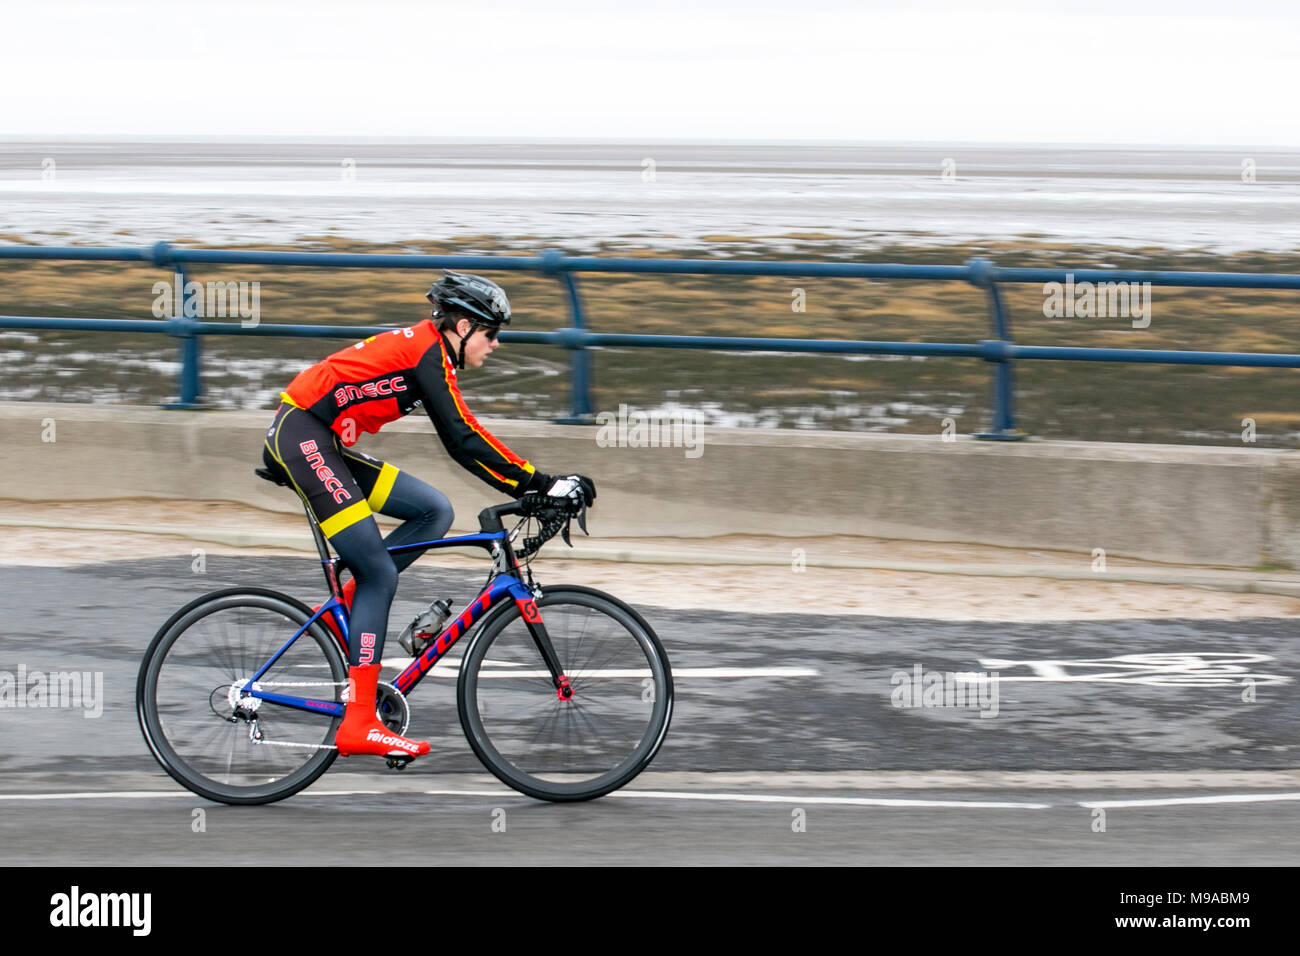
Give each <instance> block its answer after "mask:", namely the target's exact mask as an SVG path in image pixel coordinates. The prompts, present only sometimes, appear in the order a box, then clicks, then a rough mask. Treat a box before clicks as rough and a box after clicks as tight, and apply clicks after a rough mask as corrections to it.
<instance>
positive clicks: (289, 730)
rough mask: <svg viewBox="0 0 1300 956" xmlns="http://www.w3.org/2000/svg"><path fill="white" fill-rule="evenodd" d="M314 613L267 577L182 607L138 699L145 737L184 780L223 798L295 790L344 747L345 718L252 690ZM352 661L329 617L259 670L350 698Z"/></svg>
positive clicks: (286, 682)
mask: <svg viewBox="0 0 1300 956" xmlns="http://www.w3.org/2000/svg"><path fill="white" fill-rule="evenodd" d="M310 617H311V612H310V611H308V610H307V609H306V608H305V607H304V606H303V605H301V604H299V603H298V602H297V601H295V600H293V599H292V598H289V597H286V596H285V595H283V594H278V593H276V592H274V591H269V590H264V589H261V588H241V589H232V590H229V591H218V592H215V593H213V594H209V595H206V596H204V597H201V598H199V599H197V600H195V601H193V602H191V603H190V604H188V605H186V606H185V607H183V608H181V610H179V611H177V612H176V613H175V614H174V615H172V617H171V619H170V620H169V621H168V622H167V623H166V624H164V625H163V626H162V628H161V630H159V631H158V633H157V635H156V636H155V637H154V639H153V642H152V643H151V644H150V645H149V649H148V650H147V651H146V652H145V657H144V661H143V663H142V664H141V665H140V676H139V680H138V681H137V684H136V710H137V713H138V716H139V718H140V728H141V730H142V731H143V732H144V738H145V742H146V743H147V744H148V745H149V749H150V750H151V751H152V752H153V754H154V756H155V757H156V758H157V759H158V762H159V763H160V764H162V766H163V769H164V770H166V771H167V772H168V773H169V774H171V776H172V777H173V779H175V780H176V781H177V782H178V783H180V784H181V785H182V786H184V787H187V788H188V789H190V790H192V791H193V792H195V793H197V794H199V795H200V796H204V797H207V798H208V799H209V800H216V801H218V802H220V803H233V804H255V803H271V802H272V801H275V800H283V799H284V798H285V797H288V796H291V795H292V794H295V793H297V792H298V791H299V790H301V789H302V788H303V787H306V786H308V785H309V784H310V783H312V781H314V780H315V779H316V778H317V777H319V776H320V775H321V774H322V773H324V772H325V771H326V769H327V768H328V767H329V765H330V764H331V763H332V762H333V760H334V758H335V757H336V756H337V751H336V750H335V749H334V747H333V743H334V733H335V731H336V730H337V729H338V724H339V720H340V718H338V717H333V716H331V715H329V714H320V713H313V712H309V711H304V710H298V709H297V708H294V707H287V706H284V705H281V704H274V703H272V702H270V701H266V700H254V699H252V698H249V697H247V696H244V697H242V699H241V695H240V692H239V691H240V686H241V684H243V683H244V682H246V681H248V679H249V678H251V677H252V676H253V675H254V674H255V673H257V671H258V670H259V669H260V668H261V667H262V665H263V664H265V663H266V662H267V661H268V660H270V659H271V657H272V656H273V655H274V654H275V652H276V651H278V650H279V649H280V648H281V647H283V646H284V645H285V644H286V643H288V641H289V639H290V638H291V637H293V635H294V634H295V633H297V632H298V631H299V630H300V629H301V628H302V626H303V624H305V623H306V622H307V621H308V619H309V618H310ZM346 684H347V669H346V665H345V664H344V661H343V656H342V654H341V653H340V651H339V648H338V645H337V644H336V642H335V641H334V640H333V639H332V638H331V637H330V636H329V635H327V634H326V632H325V630H324V628H322V627H321V626H320V625H319V623H318V624H314V625H313V626H312V627H311V628H310V629H309V630H308V631H307V632H306V633H304V634H302V635H301V636H300V637H299V638H298V639H297V640H296V641H294V643H293V644H292V645H290V647H289V648H288V649H287V650H285V652H284V653H283V654H282V655H281V656H280V658H279V659H278V660H277V661H276V662H275V664H274V665H273V666H272V667H271V668H270V669H269V670H268V671H267V672H266V674H264V675H263V676H262V677H261V678H260V679H259V680H258V686H259V687H261V688H262V689H264V690H268V691H273V692H276V693H281V694H285V695H286V696H290V697H306V698H313V699H316V700H327V701H339V700H340V699H341V697H342V692H343V689H344V688H345V687H346Z"/></svg>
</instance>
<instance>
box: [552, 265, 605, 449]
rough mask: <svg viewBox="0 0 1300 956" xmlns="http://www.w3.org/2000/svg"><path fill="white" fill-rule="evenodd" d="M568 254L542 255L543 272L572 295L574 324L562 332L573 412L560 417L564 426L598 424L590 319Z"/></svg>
mask: <svg viewBox="0 0 1300 956" xmlns="http://www.w3.org/2000/svg"><path fill="white" fill-rule="evenodd" d="M563 261H564V253H563V252H561V251H560V250H559V249H547V250H546V251H545V252H543V253H542V271H543V272H545V273H546V274H548V275H553V276H555V277H556V278H557V279H559V280H560V281H561V282H562V283H564V288H565V290H566V291H567V292H568V293H569V314H570V315H571V317H572V321H573V325H572V326H571V327H570V328H567V329H561V330H560V331H561V333H562V337H561V340H560V347H561V348H566V349H569V350H570V354H571V361H572V363H573V370H572V375H571V378H570V385H571V390H572V403H571V413H570V415H569V416H568V417H567V418H557V419H556V421H557V422H558V423H560V424H563V425H594V424H595V412H594V411H593V410H592V407H591V384H592V375H591V353H590V352H589V351H588V350H587V345H586V338H585V333H586V331H587V319H586V315H585V314H584V312H583V308H582V296H581V295H579V294H578V282H577V280H576V279H575V278H574V277H573V273H572V272H569V271H567V270H565V269H563V268H562V265H561V264H562V263H563Z"/></svg>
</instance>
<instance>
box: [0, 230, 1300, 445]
mask: <svg viewBox="0 0 1300 956" xmlns="http://www.w3.org/2000/svg"><path fill="white" fill-rule="evenodd" d="M0 259H47V260H49V259H53V260H63V261H94V262H141V263H148V264H151V265H154V266H158V267H160V268H168V269H172V270H173V271H174V272H175V273H176V276H177V281H178V283H179V288H181V289H182V290H183V289H184V288H185V283H186V280H187V274H186V266H187V265H260V266H290V267H311V268H331V269H421V270H429V269H442V268H455V269H462V270H475V269H477V270H484V271H511V272H522V271H527V272H538V273H541V274H543V275H548V276H553V277H554V278H556V279H557V280H558V281H559V282H561V283H562V284H563V286H564V288H565V291H566V293H567V296H568V301H569V312H570V316H571V321H572V324H571V325H570V326H569V327H567V328H563V329H558V330H556V331H554V332H530V331H506V332H503V333H502V334H501V338H502V339H503V340H504V341H508V342H521V343H528V344H542V345H553V346H557V347H559V348H563V349H567V350H569V351H570V352H571V353H572V368H573V374H572V382H571V384H572V401H571V417H570V418H567V419H563V420H564V421H570V422H589V421H591V420H592V414H593V406H592V401H591V387H592V376H591V364H590V363H591V357H590V355H589V353H588V351H587V350H588V349H590V348H593V347H600V346H625V347H636V348H693V349H712V350H717V351H766V352H793V353H799V352H805V353H807V352H813V353H817V352H820V353H839V354H870V355H921V356H959V357H966V358H980V359H984V360H985V361H987V362H989V363H990V364H992V365H993V372H994V374H993V402H992V405H993V424H992V428H991V429H990V431H988V432H985V433H982V434H980V435H978V436H977V437H980V438H989V439H1003V440H1006V439H1016V438H1022V437H1024V434H1023V433H1022V432H1019V431H1017V430H1016V427H1015V394H1014V391H1015V390H1014V378H1013V363H1014V361H1015V360H1016V359H1054V360H1060V361H1076V362H1142V363H1152V364H1172V365H1236V366H1248V367H1249V366H1254V367H1271V368H1300V355H1294V354H1273V353H1255V352H1190V351H1177V350H1167V349H1113V348H1070V347H1055V346H1026V345H1016V344H1015V343H1014V342H1013V341H1012V340H1011V326H1010V321H1009V319H1008V315H1007V310H1006V308H1005V306H1004V304H1003V301H1002V295H1001V292H1000V287H1001V286H1002V285H1006V284H1010V283H1032V284H1046V283H1052V282H1061V283H1064V282H1069V281H1073V282H1074V283H1076V284H1081V283H1084V282H1091V283H1095V284H1096V283H1125V284H1133V283H1138V284H1140V283H1149V284H1151V285H1153V286H1181V287H1185V288H1238V289H1300V275H1276V274H1258V275H1256V274H1249V273H1230V272H1150V271H1121V270H1118V269H1079V270H1067V269H1041V268H1001V267H998V266H996V265H994V264H993V263H992V262H990V261H989V260H987V259H972V260H970V261H969V262H967V263H966V264H965V265H960V266H935V265H878V264H864V263H835V262H767V261H733V260H712V259H620V258H600V257H595V256H566V255H565V254H563V253H562V252H560V251H559V250H555V249H550V250H547V251H545V252H543V253H542V254H541V255H538V256H430V255H414V254H396V255H395V254H375V253H333V252H327V253H321V252H254V251H228V250H210V249H185V248H178V247H175V246H172V245H170V244H168V243H165V242H160V243H157V244H155V245H153V246H148V247H145V248H122V249H114V248H97V247H96V248H92V247H77V246H69V247H51V246H0ZM579 272H619V273H657V274H661V275H724V276H788V277H797V278H857V279H907V280H927V281H935V280H939V281H951V282H967V283H970V284H972V285H975V286H976V287H978V288H980V289H983V290H984V291H985V293H986V294H987V296H988V301H989V311H990V319H991V323H990V324H991V334H992V338H989V339H983V340H980V341H978V342H972V343H957V344H953V343H933V342H875V341H848V340H828V339H776V338H751V337H733V336H707V335H640V334H630V333H607V332H590V331H588V328H587V320H586V309H585V307H584V305H583V302H582V297H581V294H580V293H579V289H578V284H577V279H576V274H577V273H579ZM184 311H185V310H184V309H183V308H180V307H179V305H178V307H177V309H176V312H177V316H176V317H173V318H166V319H153V320H132V319H89V318H86V319H65V318H47V317H40V316H0V328H9V329H69V330H93V331H113V332H160V333H165V334H167V335H172V336H175V337H177V338H179V339H180V340H181V342H180V360H181V372H180V383H179V385H180V401H179V402H177V403H175V404H173V405H171V406H169V407H177V408H194V407H197V406H198V403H199V400H200V398H201V397H202V390H201V382H200V377H199V366H200V362H201V351H200V347H199V342H200V338H199V337H200V336H203V335H268V336H308V337H327V338H348V339H355V338H363V337H365V336H369V335H376V334H379V333H381V332H386V331H388V329H389V327H387V326H346V327H344V326H309V325H274V324H261V323H259V324H256V325H254V326H245V325H244V324H242V323H238V322H212V321H201V320H200V319H198V318H189V317H185V316H184Z"/></svg>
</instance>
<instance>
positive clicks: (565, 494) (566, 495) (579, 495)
mask: <svg viewBox="0 0 1300 956" xmlns="http://www.w3.org/2000/svg"><path fill="white" fill-rule="evenodd" d="M546 495H547V497H550V498H562V499H565V500H567V501H568V502H570V504H571V505H572V507H573V509H574V510H575V511H577V510H580V509H582V508H584V507H586V506H587V505H590V504H591V503H592V502H593V501H595V500H596V483H595V482H594V481H592V480H591V479H590V478H588V477H587V476H586V475H565V476H564V477H562V478H556V479H555V480H554V481H552V482H551V484H550V486H549V487H547V489H546Z"/></svg>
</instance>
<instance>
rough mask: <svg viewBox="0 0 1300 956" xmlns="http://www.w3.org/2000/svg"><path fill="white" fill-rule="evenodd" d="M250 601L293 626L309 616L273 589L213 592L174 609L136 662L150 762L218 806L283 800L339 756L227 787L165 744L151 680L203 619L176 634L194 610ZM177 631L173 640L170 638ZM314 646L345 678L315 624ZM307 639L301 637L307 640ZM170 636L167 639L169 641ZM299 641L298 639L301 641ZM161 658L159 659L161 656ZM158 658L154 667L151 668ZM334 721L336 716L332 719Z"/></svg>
mask: <svg viewBox="0 0 1300 956" xmlns="http://www.w3.org/2000/svg"><path fill="white" fill-rule="evenodd" d="M236 597H237V598H248V599H252V600H254V601H257V600H260V601H268V600H269V601H274V602H279V603H280V604H281V605H282V606H281V607H278V608H276V607H268V606H267V605H266V604H265V603H259V604H255V605H254V606H257V607H261V608H262V609H263V610H269V611H278V612H281V613H284V614H285V616H286V617H288V618H289V619H290V620H291V621H293V622H294V623H295V624H296V625H298V626H301V625H302V624H304V623H305V622H306V621H307V620H308V619H309V618H310V617H311V615H312V613H313V612H312V611H311V610H309V609H308V608H307V607H306V605H304V604H302V603H301V602H300V601H298V600H296V599H295V598H292V597H290V596H289V595H287V594H282V593H280V592H279V591H273V590H271V589H269V588H259V587H242V588H238V587H237V588H225V589H222V590H220V591H213V592H210V593H208V594H205V595H202V596H201V597H197V598H195V599H194V600H193V601H191V602H189V603H188V604H186V605H185V606H184V607H182V608H181V609H180V610H178V611H176V612H175V613H174V614H173V615H172V616H171V617H169V618H168V619H167V621H166V622H165V623H164V624H163V626H162V627H161V628H159V629H158V632H157V633H156V634H155V635H154V637H153V640H152V641H150V643H149V646H148V648H147V649H146V650H145V653H144V658H143V659H142V660H141V662H140V671H139V675H138V677H137V679H136V716H137V719H138V720H139V723H140V730H141V733H142V734H143V735H144V739H145V744H146V745H147V746H148V748H149V751H150V752H151V753H152V754H153V756H154V758H155V759H156V760H157V761H158V763H159V764H160V765H161V766H162V768H163V769H164V770H165V771H166V772H167V774H168V775H169V776H170V777H171V778H172V779H173V780H175V781H176V782H177V783H179V784H180V785H181V786H183V787H185V788H186V789H187V790H190V791H191V792H193V793H196V794H198V795H199V796H202V797H206V798H207V799H209V800H213V801H215V802H217V803H226V804H232V805H258V804H265V803H274V802H276V801H278V800H283V799H285V798H287V797H291V796H293V795H294V794H295V793H299V792H300V791H302V790H303V789H305V788H306V787H309V786H310V785H311V784H312V783H314V782H315V781H316V780H317V779H319V778H320V776H321V775H322V774H323V773H325V771H326V770H328V769H329V767H330V765H331V764H332V763H333V762H334V759H335V758H336V757H337V756H338V752H337V751H335V750H321V751H319V752H318V754H317V755H315V756H313V757H311V758H310V759H309V760H307V761H306V762H304V764H303V765H302V766H301V767H300V768H298V769H297V770H295V771H294V772H293V773H292V774H290V775H288V776H286V777H284V778H282V780H280V781H276V782H275V783H274V784H269V785H265V786H262V787H231V786H228V785H223V784H220V783H218V782H216V781H213V780H210V779H209V778H208V777H206V776H204V775H203V774H201V773H199V772H198V771H196V770H193V769H192V768H190V767H188V765H187V764H186V763H185V761H184V759H183V758H182V757H181V756H180V754H179V753H177V751H176V750H175V748H173V747H172V746H171V744H170V743H168V742H167V738H166V734H165V733H164V732H163V729H162V725H161V721H160V719H159V716H158V714H157V712H156V705H157V701H156V699H155V697H154V696H153V695H152V694H151V693H150V688H151V676H152V684H153V686H154V687H156V681H157V670H158V669H160V668H161V667H162V664H163V662H164V661H165V659H166V652H167V651H168V650H170V649H171V647H172V646H174V645H175V643H176V641H177V640H179V638H180V637H181V635H183V634H184V632H185V630H186V629H187V628H188V626H189V624H192V623H195V622H197V621H199V620H201V619H202V617H203V616H204V615H200V616H197V617H193V618H192V619H191V620H189V623H187V624H186V625H185V626H184V627H181V628H180V630H176V629H177V627H178V626H180V625H181V623H182V622H185V621H186V620H187V619H190V618H191V616H192V615H193V614H194V612H195V611H196V610H199V609H201V608H203V607H204V606H205V605H208V604H217V603H223V602H226V601H227V600H228V599H230V598H236ZM237 606H239V605H237V604H234V605H231V604H226V607H237ZM173 632H175V636H172V634H173ZM308 634H309V635H311V636H312V637H313V638H314V639H315V642H316V644H317V645H318V646H319V647H321V648H322V649H323V651H324V655H325V658H326V660H327V661H328V663H329V665H330V668H331V673H332V675H333V676H334V678H335V679H336V680H344V679H346V675H347V662H346V661H344V659H343V655H342V653H341V652H340V649H339V647H338V644H337V642H336V640H335V638H334V637H333V636H332V635H330V634H329V633H328V632H327V631H326V630H325V629H324V628H323V627H322V626H321V625H320V624H319V622H318V623H316V624H314V625H313V626H312V629H311V631H309V632H308ZM306 636H308V635H304V637H306ZM169 638H170V640H169ZM302 639H303V638H299V640H302ZM160 651H161V652H162V657H158V654H159V652H160ZM155 660H156V666H155ZM335 719H336V720H337V719H338V718H335Z"/></svg>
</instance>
